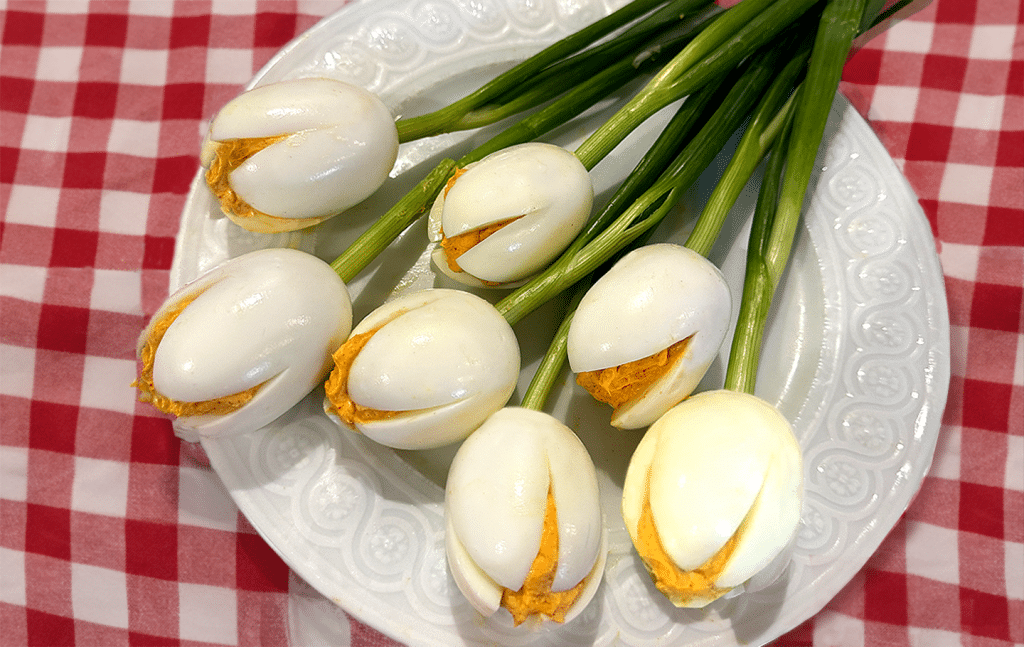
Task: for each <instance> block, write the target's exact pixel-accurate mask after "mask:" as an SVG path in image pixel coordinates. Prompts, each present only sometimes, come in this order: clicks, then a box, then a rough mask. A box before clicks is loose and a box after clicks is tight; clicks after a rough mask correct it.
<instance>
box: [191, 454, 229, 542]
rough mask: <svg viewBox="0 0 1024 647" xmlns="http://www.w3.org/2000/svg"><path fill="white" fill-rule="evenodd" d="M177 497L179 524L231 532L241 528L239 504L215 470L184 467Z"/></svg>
mask: <svg viewBox="0 0 1024 647" xmlns="http://www.w3.org/2000/svg"><path fill="white" fill-rule="evenodd" d="M178 500H179V501H180V502H181V505H179V506H178V523H182V524H189V525H193V526H199V527H200V528H210V529H213V530H227V531H231V532H234V531H235V530H237V529H238V506H236V505H235V502H234V500H233V499H232V498H231V495H230V494H228V491H227V489H226V488H225V487H224V483H223V482H222V481H221V480H220V478H219V477H218V476H217V475H216V474H215V473H213V472H212V471H208V470H197V469H192V468H188V467H183V468H181V470H180V471H179V476H178Z"/></svg>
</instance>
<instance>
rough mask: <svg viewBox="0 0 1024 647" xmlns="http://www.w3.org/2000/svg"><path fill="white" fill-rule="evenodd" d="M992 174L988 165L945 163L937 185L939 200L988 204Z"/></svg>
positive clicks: (980, 204) (979, 204)
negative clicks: (940, 179) (940, 181)
mask: <svg viewBox="0 0 1024 647" xmlns="http://www.w3.org/2000/svg"><path fill="white" fill-rule="evenodd" d="M992 174H993V171H992V167H990V166H977V165H975V164H947V165H946V169H945V171H944V172H943V174H942V183H941V184H940V185H939V200H942V201H943V202H959V203H960V204H974V205H978V206H981V207H984V206H988V203H989V199H988V198H989V194H990V193H991V190H992Z"/></svg>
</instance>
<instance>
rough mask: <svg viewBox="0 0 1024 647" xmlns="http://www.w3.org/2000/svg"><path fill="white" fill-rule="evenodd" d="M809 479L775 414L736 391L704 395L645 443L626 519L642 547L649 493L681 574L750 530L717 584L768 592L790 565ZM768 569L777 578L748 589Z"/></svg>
mask: <svg viewBox="0 0 1024 647" xmlns="http://www.w3.org/2000/svg"><path fill="white" fill-rule="evenodd" d="M802 474H803V470H802V455H801V451H800V446H799V444H798V443H797V441H796V438H795V437H794V435H793V432H792V429H791V427H790V425H789V423H788V421H787V420H786V419H785V418H784V417H783V416H782V415H781V414H780V413H779V412H778V411H777V410H776V409H775V408H774V407H772V406H771V405H770V404H768V403H767V402H765V401H764V400H761V399H760V398H757V397H755V396H753V395H748V394H745V393H739V392H735V391H726V390H718V391H709V392H704V393H699V394H696V395H694V396H692V397H690V398H688V399H687V400H686V401H684V402H682V403H680V404H679V405H677V406H675V407H674V408H672V409H671V410H670V411H669V412H668V413H666V414H665V415H664V416H662V417H661V418H660V419H659V420H658V421H657V422H655V423H654V424H653V425H651V427H650V429H649V430H648V431H647V432H646V434H645V435H644V437H643V439H642V440H641V441H640V444H639V445H638V446H637V448H636V450H635V452H634V454H633V457H632V459H631V460H630V464H629V467H628V469H627V472H626V477H625V480H624V483H623V493H622V516H623V519H624V521H625V524H626V528H627V530H628V531H629V532H630V535H631V537H632V539H633V541H634V543H636V542H637V537H636V529H637V525H638V523H639V520H640V515H641V511H642V508H643V501H644V497H645V494H646V493H647V491H648V487H649V488H650V490H649V492H650V505H651V510H652V514H653V518H654V523H655V526H656V527H657V530H658V535H659V537H660V539H661V542H662V544H663V546H664V548H665V551H666V552H667V553H668V555H669V556H670V557H671V558H672V560H673V562H674V563H675V565H676V566H677V567H678V568H680V569H682V570H693V569H696V568H698V567H699V566H701V565H702V564H704V563H705V562H706V561H707V560H708V559H709V558H711V557H712V556H713V555H714V554H715V553H717V552H718V551H719V550H720V549H721V548H722V546H723V545H724V544H725V543H726V541H728V540H729V538H730V537H732V536H733V535H734V534H735V533H736V531H737V529H739V528H740V525H741V524H744V527H743V530H742V532H741V533H740V534H739V539H738V544H737V546H736V548H735V549H734V552H733V553H732V556H731V557H730V559H729V561H728V563H727V564H726V566H725V568H724V569H723V570H722V572H721V574H720V576H719V577H718V579H717V580H716V582H715V585H716V586H717V587H719V588H732V587H737V586H740V585H742V584H744V583H745V582H747V583H748V587H747V590H750V589H752V588H758V587H763V586H766V585H768V584H770V583H771V580H774V579H775V577H777V576H778V574H779V572H780V571H782V570H784V568H785V566H786V564H787V563H788V550H789V549H790V548H791V545H792V540H793V538H794V536H795V534H796V531H797V528H798V525H799V521H800V508H801V505H802V500H803V480H802V479H803V477H802ZM780 556H783V557H784V558H785V560H786V561H779V560H778V558H779V557H780ZM765 569H770V570H771V575H772V577H770V578H760V581H759V582H758V583H757V586H755V587H751V586H749V583H750V582H749V581H750V580H751V578H754V577H755V576H757V575H758V574H759V573H761V572H762V571H764V570H765ZM698 606H699V605H698Z"/></svg>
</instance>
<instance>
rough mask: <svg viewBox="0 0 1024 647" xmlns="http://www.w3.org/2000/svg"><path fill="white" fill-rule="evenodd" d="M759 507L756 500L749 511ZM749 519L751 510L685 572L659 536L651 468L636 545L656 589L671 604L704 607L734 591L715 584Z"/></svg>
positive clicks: (648, 472)
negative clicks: (712, 550)
mask: <svg viewBox="0 0 1024 647" xmlns="http://www.w3.org/2000/svg"><path fill="white" fill-rule="evenodd" d="M762 487H763V484H762ZM760 495H761V494H760V491H759V492H758V495H757V496H758V497H760ZM756 507H757V498H755V499H754V503H753V504H752V505H751V507H750V510H754V509H755V508H756ZM749 519H750V511H749V510H748V512H747V515H746V516H744V518H743V520H742V521H741V522H740V525H739V526H738V527H737V528H736V532H734V533H733V534H732V536H731V537H729V539H728V540H727V541H726V542H725V543H724V544H723V545H722V547H721V548H719V549H718V551H717V552H715V554H714V555H712V556H711V557H709V558H708V559H707V561H705V562H704V563H703V564H701V565H700V566H698V567H697V568H695V569H693V570H683V569H681V568H679V567H678V566H677V565H676V563H675V561H674V560H673V559H672V557H671V556H670V555H669V554H668V552H667V551H666V550H665V547H664V544H662V541H661V535H660V534H658V528H657V524H656V523H655V520H654V511H653V510H652V509H651V471H650V469H648V471H647V484H646V488H645V491H644V500H643V504H642V507H641V510H640V519H639V520H638V521H637V528H636V534H635V540H634V543H635V545H636V550H637V553H638V554H639V555H640V560H641V561H642V562H643V564H644V567H645V568H646V569H647V572H648V573H649V574H650V576H651V580H653V581H654V586H655V587H656V588H657V589H658V590H659V591H661V592H662V594H663V595H664V596H665V597H666V598H668V599H669V601H670V602H672V604H674V605H675V606H677V607H689V608H699V607H704V606H706V605H708V604H710V603H711V602H714V601H715V600H717V599H718V598H720V597H722V596H723V595H725V594H726V593H729V591H731V590H732V589H733V588H734V587H719V586H716V585H715V582H717V580H718V578H719V577H720V576H721V575H722V572H723V571H724V570H725V567H726V565H727V564H728V563H729V560H730V559H731V558H732V555H733V553H734V552H735V550H736V547H737V546H738V545H739V542H740V539H741V538H742V535H743V533H744V532H745V530H746V528H747V526H748V523H749Z"/></svg>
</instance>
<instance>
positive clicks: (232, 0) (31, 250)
mask: <svg viewBox="0 0 1024 647" xmlns="http://www.w3.org/2000/svg"><path fill="white" fill-rule="evenodd" d="M342 4H344V2H343V0H305V1H302V0H300V1H275V0H209V1H190V2H178V3H169V2H163V1H158V0H111V1H109V2H105V1H93V2H85V1H79V0H67V1H62V0H50V1H48V2H42V1H33V0H8V1H7V2H4V3H0V11H2V12H0V33H2V39H3V45H2V49H0V207H2V213H3V221H2V224H0V308H2V309H0V644H2V645H12V646H13V645H40V646H47V645H65V644H78V645H104V646H106V645H121V644H138V645H273V646H279V645H286V644H289V642H290V640H291V639H292V638H294V637H295V636H296V635H302V634H301V628H299V629H297V628H296V627H295V623H294V622H291V621H290V619H289V599H290V598H291V600H292V602H293V603H294V600H295V598H296V596H299V597H301V596H308V595H310V594H309V590H308V587H305V586H304V585H303V584H302V583H301V582H299V581H298V580H297V578H295V577H294V576H293V575H291V574H290V573H289V571H288V569H287V567H286V566H285V565H284V563H283V562H282V561H281V560H280V559H279V558H278V557H277V556H276V555H275V554H274V552H273V551H272V550H271V549H270V548H269V547H268V546H267V545H266V544H265V543H264V542H263V540H262V539H261V538H260V537H259V536H258V535H257V534H256V533H255V531H254V529H253V528H252V527H251V526H250V525H249V524H248V523H247V522H246V520H245V519H244V518H243V517H242V516H241V515H240V514H239V512H238V510H237V508H236V507H235V506H234V504H233V503H232V501H231V499H230V497H229V496H228V494H227V492H226V491H225V489H224V487H223V485H221V483H220V481H219V479H218V478H217V476H216V475H215V474H214V473H213V472H212V471H211V469H210V467H209V464H208V461H207V459H206V457H205V455H204V454H203V451H202V449H201V448H200V447H199V446H196V445H190V444H187V443H182V442H180V441H179V440H177V439H176V438H175V437H174V435H173V433H172V432H171V429H170V424H169V422H168V421H167V420H165V419H164V418H163V417H160V416H159V415H157V414H155V413H154V410H152V409H151V408H149V407H148V406H147V405H143V404H139V403H137V402H136V401H135V399H134V393H133V392H132V390H131V389H127V388H124V385H126V384H130V383H131V382H132V380H133V379H134V377H135V371H136V362H135V352H134V349H135V340H136V337H137V336H138V334H139V331H140V330H141V329H142V327H143V326H144V324H145V323H146V321H147V320H148V318H149V316H150V315H151V314H152V313H153V312H154V310H155V309H156V308H157V306H158V305H159V304H160V302H161V301H162V300H163V298H164V297H165V295H166V291H167V283H168V270H169V268H170V265H171V260H172V255H173V251H174V237H175V234H176V232H177V228H178V219H179V216H180V213H181V209H182V206H183V204H184V201H185V194H186V192H187V190H188V188H189V183H190V181H191V180H192V178H193V176H194V174H195V172H196V168H197V164H198V144H199V141H200V137H201V128H202V126H203V124H204V120H207V119H209V118H210V116H211V115H212V114H213V113H214V112H215V111H216V110H217V109H218V107H219V106H221V105H222V104H224V103H225V102H226V101H227V100H228V99H230V98H231V97H233V96H234V95H235V94H237V93H238V91H239V90H240V88H241V87H242V86H243V85H244V84H245V83H246V82H247V81H248V80H249V78H250V77H251V76H252V74H253V73H254V72H255V71H256V70H257V69H258V68H260V67H261V66H262V65H263V64H264V63H265V62H266V61H267V60H268V59H269V58H270V57H271V56H272V55H273V54H274V53H275V52H276V51H277V50H278V49H279V48H280V47H281V46H283V45H284V44H285V43H287V42H288V41H289V40H290V39H292V38H293V37H295V36H296V35H298V34H300V33H301V32H303V31H304V30H305V29H306V28H308V27H309V26H311V25H312V24H313V23H314V22H316V21H317V20H318V19H319V18H321V17H323V16H324V15H327V14H328V13H331V12H333V11H334V10H336V9H338V8H339V7H340V6H341V5H342ZM1022 17H1024V11H1022V7H1021V4H1020V2H1019V0H934V1H933V2H932V4H931V5H929V6H928V7H926V8H925V9H924V10H923V11H922V12H920V13H919V14H917V15H915V16H914V17H913V18H912V19H910V20H907V21H905V22H902V23H900V24H898V25H897V26H895V27H894V28H893V29H892V30H890V31H889V32H888V33H886V34H885V35H883V36H880V37H879V38H877V39H876V40H875V41H872V42H871V43H869V44H868V45H867V46H866V47H864V48H863V49H861V50H860V51H859V52H858V53H857V54H856V55H855V56H854V57H853V58H852V59H851V61H850V62H849V64H848V65H847V68H846V73H845V77H844V79H845V80H844V83H843V87H842V89H843V91H844V92H845V93H846V95H847V96H848V97H850V99H851V100H852V102H853V103H854V105H855V106H856V107H857V109H858V110H860V111H861V113H862V114H864V115H865V116H866V117H867V118H868V120H869V121H870V123H871V124H872V126H873V127H874V129H875V130H876V132H877V133H878V135H879V136H880V138H881V139H882V141H883V143H884V144H885V146H886V147H887V148H888V150H889V152H890V153H891V155H892V157H893V158H894V159H895V160H896V162H897V164H898V165H899V166H900V167H901V168H902V169H903V171H904V173H905V174H906V176H907V178H908V179H909V181H910V184H911V185H912V186H913V188H914V190H915V191H916V192H917V195H918V196H919V198H920V202H921V205H922V206H923V208H924V211H925V213H926V214H927V216H928V219H929V220H930V222H931V225H932V231H933V233H934V234H935V237H936V245H937V248H938V250H939V253H940V258H941V261H942V267H943V271H944V273H945V281H946V290H947V294H948V300H949V314H950V321H951V331H952V332H951V336H952V339H951V347H952V384H951V387H950V392H949V399H948V406H947V410H946V413H945V417H944V423H943V426H942V430H941V437H940V438H939V442H938V449H937V453H936V456H935V461H934V464H933V467H932V470H931V473H930V474H929V475H928V476H927V478H926V479H925V481H924V484H923V487H922V489H921V491H920V493H919V495H918V496H917V497H916V499H915V500H914V501H913V503H912V504H911V506H910V508H909V509H908V510H907V512H906V514H905V515H904V517H903V518H902V519H901V521H900V522H899V523H898V524H897V525H896V527H895V528H894V529H893V531H892V532H891V534H890V535H889V537H888V538H887V539H886V540H885V541H884V543H883V544H882V546H881V547H880V548H879V550H878V552H877V554H876V555H875V556H874V557H873V558H872V559H871V560H870V562H869V563H868V564H867V566H866V567H865V568H864V569H863V570H862V571H861V572H860V573H859V574H858V575H857V576H856V577H855V578H854V579H853V581H852V582H851V583H850V584H849V585H848V586H847V587H846V588H845V589H843V591H842V592H841V593H840V594H839V595H838V596H837V597H836V598H835V599H834V600H833V601H832V602H831V603H830V604H828V606H827V607H826V608H825V609H824V610H823V611H822V612H821V613H819V614H818V615H817V616H816V617H814V618H813V619H812V620H810V621H808V622H807V623H805V624H804V625H802V626H801V627H799V628H797V629H796V630H794V631H792V632H791V633H789V634H787V635H786V636H784V637H783V638H781V639H780V640H779V641H778V644H779V645H785V646H787V647H789V646H794V645H813V646H814V647H832V646H837V647H858V646H860V645H867V646H874V645H916V646H922V647H925V646H928V647H930V646H938V647H943V646H947V645H969V646H985V647H989V646H992V647H994V646H1004V645H1022V644H1024V29H1022V27H1021V22H1022ZM338 622H339V623H342V625H344V623H345V622H346V619H345V617H344V616H343V615H341V614H340V613H339V616H338ZM348 627H349V630H348V631H349V634H350V636H351V644H352V645H355V646H356V647H364V646H372V645H392V644H396V643H394V642H393V641H391V640H390V639H387V638H385V637H384V636H382V635H380V634H379V633H377V632H376V631H374V630H373V629H370V628H367V627H365V626H363V625H361V624H360V623H358V622H356V621H354V620H351V621H348Z"/></svg>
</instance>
